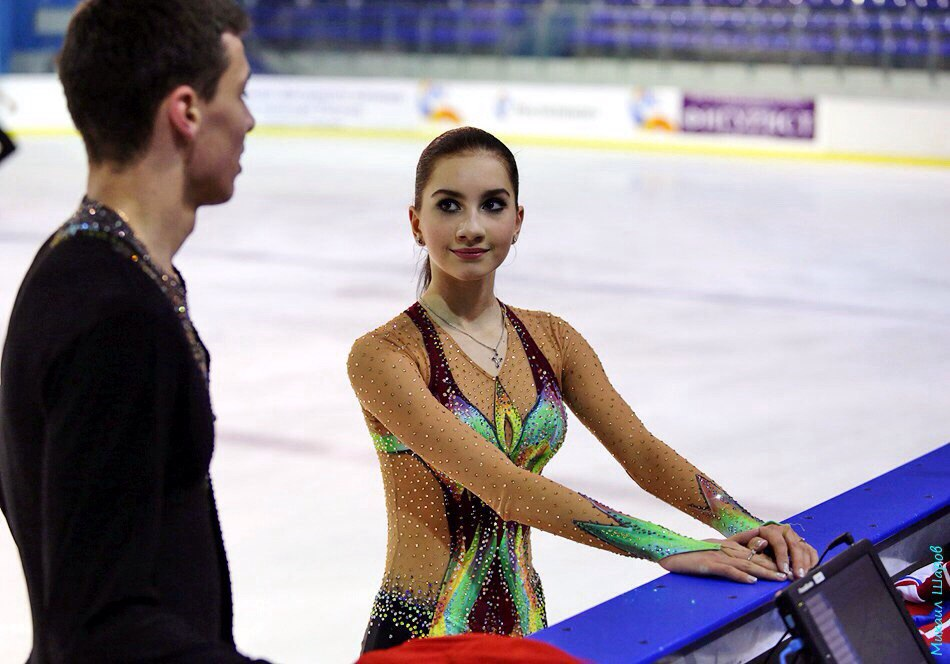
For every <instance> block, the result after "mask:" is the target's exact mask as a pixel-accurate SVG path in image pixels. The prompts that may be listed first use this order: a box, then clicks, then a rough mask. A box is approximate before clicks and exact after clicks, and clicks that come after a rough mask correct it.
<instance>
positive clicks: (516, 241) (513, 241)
mask: <svg viewBox="0 0 950 664" xmlns="http://www.w3.org/2000/svg"><path fill="white" fill-rule="evenodd" d="M511 244H518V236H517V235H515V236H514V237H513V238H511Z"/></svg>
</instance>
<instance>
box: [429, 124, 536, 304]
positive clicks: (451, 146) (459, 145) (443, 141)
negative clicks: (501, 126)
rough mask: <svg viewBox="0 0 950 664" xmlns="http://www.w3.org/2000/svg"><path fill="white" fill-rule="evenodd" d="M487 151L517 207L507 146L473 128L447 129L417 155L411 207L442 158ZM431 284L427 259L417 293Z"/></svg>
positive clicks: (515, 175) (512, 163) (513, 166)
mask: <svg viewBox="0 0 950 664" xmlns="http://www.w3.org/2000/svg"><path fill="white" fill-rule="evenodd" d="M478 152H487V153H489V154H491V155H494V156H495V157H497V158H498V159H499V160H500V161H501V163H502V164H503V165H504V166H505V170H506V171H508V178H509V179H510V180H511V186H512V188H513V189H514V191H513V192H512V193H513V194H514V196H515V205H517V204H518V164H517V162H516V161H515V156H514V155H513V154H512V153H511V150H509V149H508V146H507V145H505V144H504V143H502V142H501V141H500V140H498V139H497V138H495V137H494V136H492V135H491V134H489V133H488V132H487V131H485V130H483V129H477V128H476V127H459V128H457V129H450V130H449V131H447V132H445V133H444V134H440V135H439V136H437V137H436V138H435V139H433V141H432V142H431V143H429V145H427V146H426V149H425V150H423V151H422V154H421V155H419V163H418V164H417V165H416V189H415V197H414V199H413V205H414V206H415V208H416V210H417V211H418V210H419V209H420V208H421V207H422V192H423V190H424V189H425V188H426V185H427V184H429V179H430V178H431V177H432V171H434V170H435V167H436V165H437V164H438V162H439V160H440V159H442V158H443V157H453V156H457V155H463V154H472V153H478ZM431 281H432V266H431V265H430V264H429V259H428V257H427V258H426V262H425V265H424V266H423V268H422V271H421V272H420V273H419V294H420V295H421V294H422V292H423V291H424V290H425V289H426V288H428V287H429V283H431Z"/></svg>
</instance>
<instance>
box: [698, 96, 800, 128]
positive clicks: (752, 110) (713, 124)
mask: <svg viewBox="0 0 950 664" xmlns="http://www.w3.org/2000/svg"><path fill="white" fill-rule="evenodd" d="M682 131H684V132H687V133H692V134H744V135H748V136H772V137H775V138H795V139H812V138H814V137H815V101H814V100H813V99H806V100H795V101H779V100H774V99H743V98H726V97H697V96H695V95H689V94H687V95H684V96H683V125H682Z"/></svg>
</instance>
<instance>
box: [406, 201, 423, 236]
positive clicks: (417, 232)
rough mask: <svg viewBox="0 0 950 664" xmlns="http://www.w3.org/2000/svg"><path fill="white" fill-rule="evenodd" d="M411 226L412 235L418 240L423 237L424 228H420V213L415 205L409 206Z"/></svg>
mask: <svg viewBox="0 0 950 664" xmlns="http://www.w3.org/2000/svg"><path fill="white" fill-rule="evenodd" d="M409 227H410V228H411V229H412V236H413V237H414V238H416V242H418V241H419V238H421V237H422V229H420V228H419V214H418V213H417V212H416V208H415V206H413V205H410V206H409Z"/></svg>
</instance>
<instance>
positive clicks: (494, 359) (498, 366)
mask: <svg viewBox="0 0 950 664" xmlns="http://www.w3.org/2000/svg"><path fill="white" fill-rule="evenodd" d="M491 361H492V363H493V364H494V365H495V368H496V369H501V356H500V355H498V351H495V352H494V353H493V354H492V358H491Z"/></svg>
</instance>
